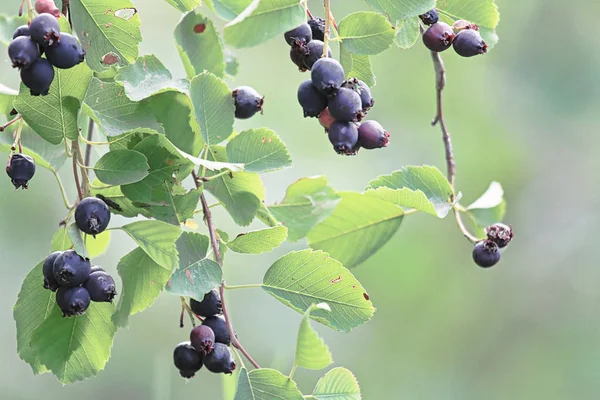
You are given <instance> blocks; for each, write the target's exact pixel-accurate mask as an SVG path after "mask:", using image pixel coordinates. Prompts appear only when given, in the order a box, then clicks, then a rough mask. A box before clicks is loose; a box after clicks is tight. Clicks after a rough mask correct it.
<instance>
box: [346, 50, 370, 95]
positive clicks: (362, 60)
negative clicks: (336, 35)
mask: <svg viewBox="0 0 600 400" xmlns="http://www.w3.org/2000/svg"><path fill="white" fill-rule="evenodd" d="M340 62H341V63H342V67H344V71H347V72H346V78H358V79H360V80H361V81H363V82H365V83H366V84H367V86H369V87H373V86H375V84H376V79H375V75H374V74H373V70H372V68H371V59H370V58H369V56H361V55H358V54H354V53H351V52H349V51H347V50H346V48H345V47H344V44H343V43H342V44H340Z"/></svg>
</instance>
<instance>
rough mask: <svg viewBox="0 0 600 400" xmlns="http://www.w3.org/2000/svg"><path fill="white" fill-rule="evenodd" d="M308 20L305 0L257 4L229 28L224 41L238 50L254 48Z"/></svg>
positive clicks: (258, 1)
mask: <svg viewBox="0 0 600 400" xmlns="http://www.w3.org/2000/svg"><path fill="white" fill-rule="evenodd" d="M304 20H305V14H304V7H303V6H302V0H254V1H253V2H252V3H250V5H249V6H248V7H247V8H246V9H245V10H244V11H242V12H241V13H240V14H239V15H238V16H237V17H236V18H235V19H234V20H232V21H231V22H229V23H228V24H227V25H225V29H224V31H223V37H224V38H225V42H227V43H228V44H230V45H232V46H234V47H237V48H242V47H252V46H256V45H259V44H261V43H264V42H266V41H267V40H269V39H272V38H274V37H276V36H278V35H280V34H283V33H284V32H287V31H289V30H290V29H292V28H295V27H297V26H298V25H300V24H302V23H303V22H304Z"/></svg>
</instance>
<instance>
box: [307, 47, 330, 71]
mask: <svg viewBox="0 0 600 400" xmlns="http://www.w3.org/2000/svg"><path fill="white" fill-rule="evenodd" d="M323 46H325V43H323V42H321V41H320V40H313V41H312V42H310V43H309V44H307V45H306V47H307V48H308V52H307V53H306V54H305V56H304V59H303V61H304V65H305V66H306V68H308V69H312V67H313V65H315V63H316V62H317V61H318V60H319V59H320V58H321V57H322V56H323ZM327 57H329V58H331V49H330V48H329V46H328V47H327Z"/></svg>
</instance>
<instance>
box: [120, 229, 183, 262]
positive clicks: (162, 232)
mask: <svg viewBox="0 0 600 400" xmlns="http://www.w3.org/2000/svg"><path fill="white" fill-rule="evenodd" d="M120 229H121V230H123V231H125V232H126V233H127V234H128V235H129V236H131V238H132V239H133V240H135V241H136V243H137V244H138V245H139V246H140V247H141V248H142V250H144V251H145V252H146V253H147V254H148V256H150V258H152V260H154V262H156V263H157V264H158V265H160V266H161V267H164V268H169V269H171V268H173V266H175V265H177V262H178V257H177V249H176V248H175V241H176V240H177V238H179V235H181V230H180V229H179V227H178V226H174V225H170V224H167V223H165V222H162V221H137V222H132V223H131V224H128V225H124V226H122V227H121V228H120Z"/></svg>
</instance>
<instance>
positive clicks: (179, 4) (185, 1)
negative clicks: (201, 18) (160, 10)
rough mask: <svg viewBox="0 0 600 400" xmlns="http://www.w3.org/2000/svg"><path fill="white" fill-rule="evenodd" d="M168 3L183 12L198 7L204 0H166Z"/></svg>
mask: <svg viewBox="0 0 600 400" xmlns="http://www.w3.org/2000/svg"><path fill="white" fill-rule="evenodd" d="M166 2H167V3H169V4H170V5H172V6H173V7H175V8H176V9H178V10H179V11H181V12H186V11H191V10H193V9H194V8H196V7H198V6H199V5H200V4H201V3H202V0H166Z"/></svg>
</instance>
